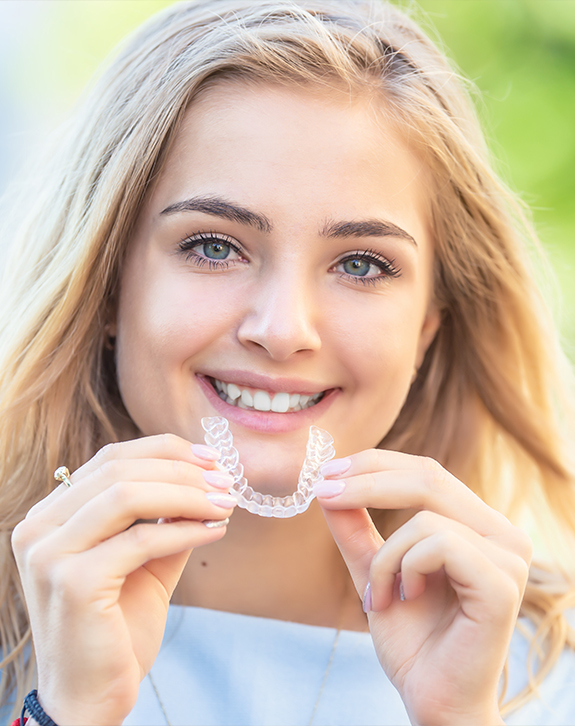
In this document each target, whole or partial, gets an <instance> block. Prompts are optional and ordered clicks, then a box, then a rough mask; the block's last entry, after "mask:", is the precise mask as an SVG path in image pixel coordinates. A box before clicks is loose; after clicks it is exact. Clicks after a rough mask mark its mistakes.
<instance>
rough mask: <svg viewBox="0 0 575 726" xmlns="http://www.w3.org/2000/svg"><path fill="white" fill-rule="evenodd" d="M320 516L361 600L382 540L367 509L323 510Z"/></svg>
mask: <svg viewBox="0 0 575 726" xmlns="http://www.w3.org/2000/svg"><path fill="white" fill-rule="evenodd" d="M322 509H323V507H322ZM323 514H324V517H325V519H326V522H327V526H328V527H329V529H330V531H331V534H332V536H333V538H334V540H335V543H336V544H337V546H338V548H339V551H340V552H341V555H342V557H343V559H344V561H345V564H346V565H347V568H348V570H349V572H350V574H351V577H352V579H353V582H354V584H355V587H356V590H357V592H358V594H359V596H360V597H363V594H364V591H365V588H366V586H367V583H368V580H369V568H370V566H371V561H372V559H373V557H374V555H375V554H376V552H377V551H378V550H379V549H380V547H381V545H382V544H383V542H384V539H383V537H382V536H381V535H380V534H379V532H378V531H377V529H376V526H375V524H374V523H373V520H372V518H371V517H370V516H369V513H368V511H367V509H323Z"/></svg>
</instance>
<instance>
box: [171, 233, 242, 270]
mask: <svg viewBox="0 0 575 726" xmlns="http://www.w3.org/2000/svg"><path fill="white" fill-rule="evenodd" d="M178 247H179V249H180V251H181V252H183V253H184V255H185V256H186V259H187V260H188V261H189V262H192V263H193V264H194V265H195V266H196V267H204V266H206V265H207V266H208V267H209V269H210V270H215V269H226V268H227V267H229V266H230V265H231V264H232V263H235V262H239V261H244V260H243V255H242V253H241V250H240V248H239V246H238V245H237V244H235V243H234V241H232V239H231V238H228V236H227V235H224V234H218V233H216V232H199V233H198V234H194V235H190V236H189V237H186V238H185V239H183V240H181V242H180V243H179V245H178Z"/></svg>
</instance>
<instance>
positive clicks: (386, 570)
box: [369, 511, 529, 610]
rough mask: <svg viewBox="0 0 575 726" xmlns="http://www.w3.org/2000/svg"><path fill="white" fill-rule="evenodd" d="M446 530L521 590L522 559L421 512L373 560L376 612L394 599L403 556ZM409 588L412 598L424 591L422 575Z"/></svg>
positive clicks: (466, 529)
mask: <svg viewBox="0 0 575 726" xmlns="http://www.w3.org/2000/svg"><path fill="white" fill-rule="evenodd" d="M445 531H451V532H453V533H454V534H456V535H457V536H458V537H460V538H462V539H464V540H466V541H467V542H469V543H470V544H471V545H472V546H474V547H475V548H476V549H477V550H479V551H480V552H482V553H483V555H485V557H487V558H488V559H489V560H490V561H491V562H493V563H494V564H495V565H496V566H497V567H498V568H499V569H500V570H502V571H504V572H506V573H507V575H508V576H509V577H510V578H511V579H513V580H514V581H515V582H517V583H518V586H519V587H521V588H523V587H524V585H525V583H526V581H527V576H528V572H529V566H528V563H527V562H525V560H523V559H522V558H521V557H519V556H518V555H516V554H515V553H514V552H511V551H510V550H507V549H506V548H504V547H501V546H500V545H499V544H497V543H496V542H494V541H492V540H490V539H488V538H485V537H481V536H480V535H478V534H477V532H475V531H474V530H472V529H470V528H469V527H466V526H465V525H463V524H460V523H459V522H456V521H455V520H452V519H448V518H446V517H443V516H442V515H439V514H436V513H434V512H428V511H424V512H418V513H417V514H415V515H414V516H413V517H412V518H411V519H410V520H409V521H408V522H406V523H405V524H404V525H402V526H401V527H400V528H399V529H397V530H396V531H395V532H393V534H391V535H390V536H389V537H388V538H387V540H386V541H385V543H384V544H383V546H382V547H381V548H380V550H379V551H378V552H377V554H376V555H375V557H374V558H373V560H372V563H371V568H370V575H369V577H370V582H371V591H372V600H373V602H374V603H377V608H378V609H379V610H383V609H384V608H386V607H387V606H388V605H389V604H390V603H391V602H392V600H393V598H394V595H395V596H397V592H396V590H397V588H396V586H395V585H396V579H397V575H398V573H399V572H401V571H402V562H403V559H404V557H405V556H406V554H407V553H408V552H409V551H411V550H412V549H413V548H414V547H415V545H417V544H418V543H419V542H421V541H423V540H425V539H427V538H429V537H431V536H432V535H434V534H436V533H438V532H445ZM410 586H411V588H412V589H411V592H412V594H413V596H414V597H415V596H416V593H417V594H419V593H421V592H423V590H424V589H425V578H424V577H423V576H421V577H419V579H418V578H417V576H416V575H413V577H412V579H411V584H410Z"/></svg>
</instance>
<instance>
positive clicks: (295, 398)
mask: <svg viewBox="0 0 575 726" xmlns="http://www.w3.org/2000/svg"><path fill="white" fill-rule="evenodd" d="M212 380H213V382H214V385H215V387H216V389H217V390H218V391H219V394H220V398H222V399H223V400H224V401H227V403H230V404H232V405H233V406H238V408H253V409H255V410H256V411H275V412H276V413H287V412H288V411H289V412H293V411H301V409H302V408H309V407H310V406H313V405H314V403H317V402H318V401H319V399H320V398H321V397H322V396H323V391H322V392H321V393H314V394H313V395H312V396H308V395H305V394H303V393H285V392H283V391H280V392H279V393H274V394H272V395H270V394H269V393H268V392H267V391H260V390H255V389H253V388H243V387H240V386H237V385H236V384H235V383H226V382H225V381H219V380H218V379H217V378H213V379H212Z"/></svg>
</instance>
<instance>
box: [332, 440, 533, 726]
mask: <svg viewBox="0 0 575 726" xmlns="http://www.w3.org/2000/svg"><path fill="white" fill-rule="evenodd" d="M338 479H339V480H345V489H344V490H343V492H342V493H341V494H337V495H335V496H331V497H324V496H320V491H321V487H320V491H318V501H319V503H320V504H321V506H322V508H323V509H324V513H325V516H326V519H327V522H328V525H329V527H330V529H331V532H332V534H333V536H334V539H335V541H336V542H337V545H338V547H339V549H340V551H341V553H342V555H343V558H344V559H345V561H346V563H347V566H348V568H349V570H350V573H351V575H352V577H353V580H354V583H355V586H356V588H357V591H358V593H360V596H363V594H364V593H365V591H366V587H367V585H368V583H369V590H368V593H369V594H367V596H366V597H365V599H364V605H367V607H366V609H368V608H369V605H370V604H371V610H370V612H369V615H368V618H369V626H370V630H371V634H372V637H373V641H374V644H375V648H376V651H377V654H378V657H379V660H380V662H381V664H382V666H383V668H384V670H385V672H386V674H387V675H388V677H389V678H390V680H391V681H392V683H393V684H394V685H395V687H396V688H397V690H398V691H399V693H400V695H401V697H402V699H403V702H404V704H405V706H406V709H407V711H408V714H409V717H410V719H411V721H412V723H414V724H423V725H425V726H432V724H439V725H440V726H448V724H452V723H453V724H457V726H463V725H465V726H470V725H471V724H478V725H480V726H491V725H492V724H502V723H503V721H502V720H501V717H500V715H499V709H498V706H497V699H498V687H499V679H500V675H501V672H502V670H503V667H504V663H505V659H506V656H507V652H508V648H509V642H510V639H511V635H512V633H513V629H514V626H515V623H516V620H517V616H518V613H519V607H520V605H521V601H522V598H523V593H524V590H525V586H526V583H527V577H528V573H529V563H530V560H531V552H532V547H531V541H530V539H529V537H528V536H527V535H526V534H525V533H524V532H523V531H522V530H520V529H518V528H517V527H515V526H513V525H512V524H511V523H510V522H509V521H508V520H507V519H506V518H505V517H504V516H503V515H502V514H500V513H499V512H497V511H495V510H494V509H492V508H491V507H489V506H488V505H487V504H485V502H483V501H482V500H481V499H480V498H479V497H478V496H476V495H475V494H474V493H473V492H472V491H471V490H470V489H469V488H468V487H466V486H465V485H464V484H463V483H462V482H460V481H459V480H458V479H456V478H455V477H454V476H452V475H451V474H449V472H447V471H446V470H445V469H443V468H442V467H441V466H440V465H439V464H438V463H437V462H435V461H434V460H432V459H427V458H423V457H419V456H410V455H407V454H401V453H398V452H393V451H382V450H377V449H372V450H369V451H363V452H361V453H359V454H355V455H354V456H352V457H351V466H350V467H349V469H348V470H347V471H345V473H343V474H341V475H340V476H331V477H326V482H335V481H336V480H338ZM366 508H372V509H385V510H412V512H411V513H413V512H415V513H413V516H411V517H410V519H409V520H408V521H407V522H405V523H404V524H403V525H402V526H400V527H398V529H396V531H394V532H393V534H391V535H390V536H389V537H388V539H387V540H386V541H384V540H383V538H382V537H381V535H380V534H379V532H378V531H377V529H376V528H375V525H374V524H373V522H372V520H371V518H370V516H369V514H368V512H367V510H366ZM400 584H401V588H400ZM400 590H401V591H402V592H403V595H404V597H405V600H404V601H402V600H401V592H400ZM370 600H371V603H370V602H369V601H370Z"/></svg>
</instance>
